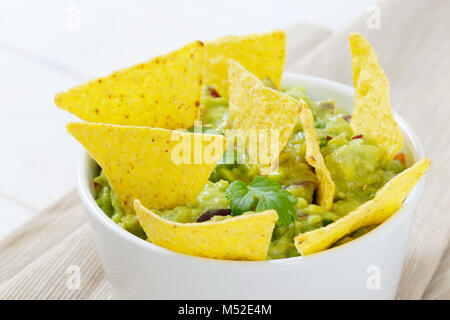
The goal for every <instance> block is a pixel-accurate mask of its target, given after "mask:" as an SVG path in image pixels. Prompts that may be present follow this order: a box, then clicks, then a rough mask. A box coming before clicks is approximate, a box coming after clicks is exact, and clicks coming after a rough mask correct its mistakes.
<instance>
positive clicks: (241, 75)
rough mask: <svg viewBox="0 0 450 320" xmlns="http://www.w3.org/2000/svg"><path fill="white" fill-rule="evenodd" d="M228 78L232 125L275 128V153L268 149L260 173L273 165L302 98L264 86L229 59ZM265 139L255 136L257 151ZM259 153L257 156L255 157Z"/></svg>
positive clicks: (262, 128) (302, 104) (271, 168)
mask: <svg viewBox="0 0 450 320" xmlns="http://www.w3.org/2000/svg"><path fill="white" fill-rule="evenodd" d="M228 77H229V82H230V91H229V92H230V100H229V113H230V121H231V125H232V127H233V128H234V129H258V130H264V129H266V130H276V131H278V134H279V137H278V148H277V150H278V153H276V152H270V150H269V154H268V156H269V157H270V161H269V162H270V164H267V165H266V164H262V163H260V162H258V163H259V164H260V170H261V173H263V174H268V173H270V172H271V171H272V170H273V169H274V164H276V161H274V160H275V159H277V158H278V156H279V152H280V151H281V150H283V148H284V147H285V146H286V144H287V142H288V141H289V138H290V136H291V134H292V130H293V129H294V127H295V124H296V123H297V119H298V118H299V115H300V110H301V109H302V106H306V104H305V102H304V101H303V100H300V101H299V100H296V99H294V98H292V97H289V96H288V95H286V94H284V93H282V92H279V91H276V90H273V89H270V88H267V87H265V86H264V85H263V84H262V82H261V80H259V79H258V78H257V77H256V76H255V75H253V74H252V73H250V72H249V71H247V70H246V69H245V68H244V67H242V66H241V65H240V64H239V63H237V62H235V61H233V60H230V61H229V62H228ZM266 142H267V141H261V139H258V152H259V153H260V154H261V152H262V150H265V149H266V144H267V143H266ZM259 160H260V157H258V161H259Z"/></svg>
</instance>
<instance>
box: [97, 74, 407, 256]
mask: <svg viewBox="0 0 450 320" xmlns="http://www.w3.org/2000/svg"><path fill="white" fill-rule="evenodd" d="M264 83H265V85H266V86H272V84H271V83H270V81H265V82H264ZM282 91H283V92H285V93H286V94H288V95H289V96H291V97H294V98H297V99H299V98H301V99H303V100H304V101H305V102H306V103H307V104H308V106H309V108H310V109H311V111H312V113H313V115H314V127H315V129H316V131H317V135H318V137H319V141H320V148H321V153H322V154H323V156H324V160H325V164H326V166H327V168H328V170H329V172H330V174H331V177H332V179H333V181H334V183H335V185H336V191H335V197H334V203H333V207H332V208H331V210H329V211H327V210H325V209H323V208H322V207H320V206H318V205H316V204H314V198H315V191H316V189H317V179H316V175H315V173H314V170H313V169H312V168H311V167H310V166H309V165H308V164H307V163H306V161H305V152H306V144H305V135H304V132H303V129H302V126H301V123H300V121H299V122H298V123H297V125H296V126H295V128H294V130H293V133H292V136H291V137H290V139H289V142H288V144H287V145H286V147H285V148H284V149H283V150H282V151H281V153H280V156H279V167H278V168H277V169H276V170H275V171H274V172H272V173H271V174H269V175H268V176H266V177H267V178H269V179H271V180H273V181H275V182H277V183H278V184H279V185H280V186H281V187H282V189H283V190H284V191H287V192H288V193H289V194H290V198H292V199H294V201H295V219H293V220H292V221H291V222H290V223H289V224H278V223H277V225H276V226H275V229H274V231H273V235H272V240H271V243H270V247H269V251H268V254H267V259H281V258H288V257H295V256H298V255H299V253H298V251H297V249H296V248H295V246H294V241H293V238H294V237H295V236H296V235H298V234H299V233H304V232H308V231H311V230H314V229H317V228H321V227H323V226H326V225H327V224H330V223H332V222H334V221H336V220H337V219H339V218H341V217H342V216H344V215H346V214H347V213H349V212H351V211H353V210H354V209H356V208H357V207H358V206H360V205H361V204H362V203H364V202H366V201H368V200H370V199H372V198H373V197H374V195H375V193H376V191H377V190H378V189H380V188H381V187H382V186H383V185H384V184H385V183H386V182H387V181H389V180H390V179H391V178H392V177H394V176H395V175H397V174H398V173H400V172H401V171H403V170H404V169H405V168H406V167H405V164H404V163H403V162H402V161H400V160H393V161H386V160H385V157H384V155H383V151H382V149H381V148H380V147H378V146H377V145H375V144H374V143H373V141H371V140H370V138H369V137H366V136H363V135H361V134H359V135H355V134H354V133H353V130H352V128H351V126H350V123H349V120H350V115H349V114H348V113H346V112H345V111H343V110H342V109H340V108H339V107H338V106H337V105H336V103H335V102H334V101H333V100H332V99H330V100H326V101H313V100H312V99H311V98H310V97H308V96H307V95H306V93H305V90H304V88H301V87H298V86H289V87H285V88H283V89H282ZM202 99H203V100H202V105H203V111H202V116H201V120H202V125H203V128H200V129H201V130H202V131H206V130H212V131H208V132H213V133H216V134H223V130H225V129H226V128H227V125H228V123H229V121H228V101H227V99H225V98H223V97H221V96H220V95H219V94H218V93H217V92H216V91H215V90H214V89H211V88H205V90H204V94H203V98H202ZM242 156H243V155H239V154H234V155H233V157H235V158H236V159H237V158H238V157H242ZM260 176H261V174H260V171H259V168H258V166H257V165H254V164H245V163H244V164H241V163H240V162H239V163H238V161H235V162H233V163H231V164H229V162H227V164H225V163H219V164H218V165H217V166H216V168H215V169H214V171H213V172H212V174H211V176H210V178H209V181H208V182H207V183H206V185H205V187H204V188H203V190H202V191H201V192H200V194H199V195H198V197H197V199H196V201H195V202H194V203H191V204H189V205H186V206H182V207H176V208H174V209H171V210H164V211H155V213H157V214H158V215H160V216H161V217H163V218H164V219H167V220H170V221H176V222H181V223H188V222H198V223H202V222H203V221H219V220H223V219H228V218H230V217H231V210H230V200H229V197H227V189H228V188H229V186H230V184H232V183H233V182H235V181H238V180H241V181H244V182H245V183H250V182H252V181H253V180H254V179H255V178H257V177H260ZM94 184H95V189H96V197H95V198H96V201H97V203H98V205H99V206H100V208H101V209H102V210H103V211H104V212H105V213H106V214H107V215H108V216H109V217H110V218H111V219H112V220H113V221H114V222H116V223H117V224H118V225H120V226H121V227H123V228H124V229H126V230H128V231H129V232H131V233H133V234H134V235H136V236H138V237H141V238H143V239H146V235H145V233H144V231H143V229H142V228H141V226H140V224H139V220H138V218H137V216H136V215H127V214H125V213H124V211H123V209H122V208H121V206H120V204H119V202H118V201H117V198H116V196H115V194H114V192H113V190H112V189H111V187H110V186H109V183H108V180H107V179H106V176H105V175H104V173H103V172H101V173H100V174H99V176H98V177H96V178H95V179H94ZM284 191H283V192H284ZM252 209H255V208H252ZM373 227H374V226H373ZM373 227H372V226H370V227H365V228H361V229H360V230H357V231H356V232H354V233H352V234H350V235H349V236H346V237H345V238H343V239H341V240H339V241H338V242H336V243H335V246H336V245H340V244H343V243H346V242H348V241H351V240H352V239H354V238H356V237H358V236H361V235H362V234H364V233H366V232H368V231H370V230H371V229H373Z"/></svg>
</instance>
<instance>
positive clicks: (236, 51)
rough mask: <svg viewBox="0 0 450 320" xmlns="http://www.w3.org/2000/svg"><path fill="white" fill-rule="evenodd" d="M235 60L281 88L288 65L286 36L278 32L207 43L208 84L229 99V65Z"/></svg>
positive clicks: (206, 69)
mask: <svg viewBox="0 0 450 320" xmlns="http://www.w3.org/2000/svg"><path fill="white" fill-rule="evenodd" d="M229 59H233V60H235V61H237V62H239V63H240V64H241V65H242V66H244V68H246V69H247V70H249V71H250V72H252V73H253V74H255V75H256V76H257V77H258V78H259V79H260V80H263V79H265V78H266V77H269V78H270V80H272V82H273V83H274V85H275V86H276V87H277V88H279V86H280V83H281V76H282V73H283V68H284V64H285V61H286V34H285V33H284V31H281V30H277V31H272V32H267V33H261V34H255V35H248V36H243V37H236V36H227V37H223V38H219V39H216V40H212V41H207V42H205V69H204V83H205V84H206V85H210V86H213V87H214V88H215V89H216V90H217V92H219V94H220V95H221V96H223V97H228V81H227V61H228V60H229Z"/></svg>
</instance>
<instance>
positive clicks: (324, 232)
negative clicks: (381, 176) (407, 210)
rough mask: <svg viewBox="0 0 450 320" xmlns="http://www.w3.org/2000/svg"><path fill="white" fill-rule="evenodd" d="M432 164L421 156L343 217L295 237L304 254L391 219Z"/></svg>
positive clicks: (299, 248) (298, 247) (296, 243)
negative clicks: (372, 196)
mask: <svg viewBox="0 0 450 320" xmlns="http://www.w3.org/2000/svg"><path fill="white" fill-rule="evenodd" d="M429 167H430V159H427V158H425V159H422V160H420V161H419V162H417V163H416V164H414V165H413V166H412V167H411V168H409V169H406V170H405V171H403V172H402V173H400V174H399V175H397V176H395V177H394V178H392V179H391V180H390V181H389V182H388V183H387V184H386V185H384V186H383V187H382V188H381V189H380V190H378V192H377V193H376V195H375V198H373V199H372V200H370V201H367V202H366V203H364V204H363V205H361V206H360V207H358V208H357V209H356V210H355V211H352V212H350V213H349V214H347V215H346V216H344V217H342V218H341V219H339V220H337V221H335V222H333V223H331V224H329V225H327V226H325V227H322V228H320V229H316V230H313V231H310V232H307V233H303V234H299V235H298V236H297V237H295V238H294V241H295V246H296V248H297V250H298V251H299V252H300V253H301V254H302V255H308V254H312V253H315V252H319V251H322V250H325V249H327V248H329V247H330V246H331V245H332V244H333V243H335V242H336V241H338V240H339V239H341V238H343V237H345V236H346V235H348V234H350V233H352V232H354V231H356V230H358V229H359V228H362V227H366V226H369V225H378V224H380V223H382V222H384V221H385V220H386V219H388V218H389V217H390V216H391V215H392V214H393V213H394V212H396V211H397V210H398V209H399V208H400V207H401V205H402V203H403V200H405V198H406V196H407V195H408V193H409V192H410V191H411V190H412V188H414V186H415V185H416V184H417V182H418V181H419V180H420V178H421V177H422V176H423V175H424V174H425V173H426V172H427V170H428V168H429Z"/></svg>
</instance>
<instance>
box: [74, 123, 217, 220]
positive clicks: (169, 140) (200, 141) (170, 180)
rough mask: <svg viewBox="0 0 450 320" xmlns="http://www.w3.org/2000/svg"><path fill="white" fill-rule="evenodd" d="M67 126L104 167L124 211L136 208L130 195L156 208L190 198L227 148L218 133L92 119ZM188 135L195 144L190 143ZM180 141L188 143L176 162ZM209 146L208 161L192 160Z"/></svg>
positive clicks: (202, 184)
mask: <svg viewBox="0 0 450 320" xmlns="http://www.w3.org/2000/svg"><path fill="white" fill-rule="evenodd" d="M67 129H68V131H69V133H70V134H71V135H73V136H74V137H75V138H76V139H77V140H78V141H79V142H80V143H81V144H82V145H83V146H84V147H85V148H86V150H87V151H88V152H89V154H90V155H91V156H92V157H93V158H94V159H95V161H97V163H98V164H99V165H100V166H101V167H102V168H103V170H104V171H105V174H106V176H107V177H108V181H109V183H110V184H111V187H112V188H113V190H114V191H115V193H116V195H117V198H118V199H119V201H120V203H121V204H122V207H123V208H124V210H125V212H126V213H128V214H133V213H134V208H133V200H134V199H139V200H140V201H142V203H143V204H144V205H145V206H148V207H151V208H154V209H169V208H173V207H175V206H180V205H186V204H188V203H190V202H192V201H194V200H195V199H196V198H197V196H198V194H199V193H200V191H201V190H202V189H203V187H204V186H205V183H206V182H207V180H208V178H209V176H210V174H211V172H212V170H213V169H214V167H215V166H216V163H217V161H218V160H219V159H220V158H221V157H222V154H223V151H224V148H225V147H224V142H225V141H224V140H225V138H224V137H223V136H219V135H208V134H199V133H189V132H181V131H172V130H167V129H160V128H148V127H132V126H118V125H110V124H95V123H69V124H68V125H67ZM192 140H194V143H197V145H196V146H195V147H192V148H189V147H190V146H192V145H193V144H194V143H193V142H192ZM182 142H186V143H187V144H188V145H187V147H188V149H187V154H186V158H185V159H186V161H179V160H180V159H179V156H180V155H181V154H180V152H181V151H183V150H180V146H184V145H185V144H183V143H182ZM200 148H201V149H200ZM191 149H192V150H191ZM197 150H200V151H201V152H197V153H196V152H194V151H197ZM210 150H212V154H213V155H212V157H211V159H210V160H209V161H208V163H206V161H201V160H202V159H201V157H200V161H197V163H194V161H193V160H192V158H195V157H197V156H198V154H200V156H203V157H204V159H206V156H207V155H206V151H210ZM175 157H176V158H175ZM199 162H202V163H199ZM177 163H178V164H177Z"/></svg>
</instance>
